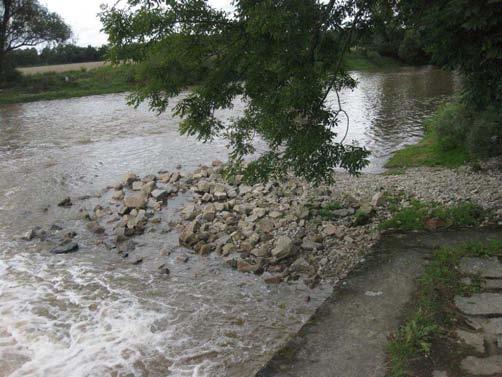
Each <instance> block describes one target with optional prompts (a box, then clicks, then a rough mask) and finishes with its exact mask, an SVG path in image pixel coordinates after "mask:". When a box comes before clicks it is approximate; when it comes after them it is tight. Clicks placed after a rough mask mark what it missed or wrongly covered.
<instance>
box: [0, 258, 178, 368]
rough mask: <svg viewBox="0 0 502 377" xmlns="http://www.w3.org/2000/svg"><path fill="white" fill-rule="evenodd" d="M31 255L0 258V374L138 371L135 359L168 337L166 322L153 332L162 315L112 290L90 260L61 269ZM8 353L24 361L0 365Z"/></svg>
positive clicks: (124, 292)
mask: <svg viewBox="0 0 502 377" xmlns="http://www.w3.org/2000/svg"><path fill="white" fill-rule="evenodd" d="M36 259H37V258H34V256H33V255H24V254H17V255H16V256H15V257H12V258H10V259H9V260H8V261H5V260H0V297H1V302H2V305H1V308H0V328H1V329H2V331H1V333H0V360H1V361H0V376H2V377H4V376H11V377H27V376H30V377H31V376H41V377H42V376H47V377H49V376H50V377H57V376H61V377H63V376H65V377H66V376H74V377H87V376H108V375H110V376H112V375H113V376H129V375H133V376H136V375H137V376H140V375H144V374H143V373H142V368H143V369H144V368H145V366H144V365H141V362H142V360H145V359H146V360H148V358H152V357H153V358H155V357H157V358H159V355H158V354H159V350H160V349H162V348H165V343H166V341H167V340H168V339H169V338H170V337H171V334H170V330H172V329H170V328H169V327H167V328H164V329H163V331H161V332H154V331H152V328H153V327H154V325H155V323H156V322H157V321H159V320H163V319H165V318H166V316H168V315H166V314H165V313H162V312H161V311H159V310H155V309H154V308H149V307H148V305H147V304H148V303H145V302H142V300H139V299H138V298H137V297H135V296H134V295H131V294H130V292H129V291H127V290H120V289H111V288H110V287H109V286H108V285H107V284H106V283H104V282H105V281H106V279H104V278H102V277H101V278H96V277H98V276H99V274H97V271H93V269H92V268H91V267H89V266H84V267H82V266H70V267H68V269H67V270H66V273H65V272H63V271H61V269H62V268H64V267H65V264H64V263H60V264H59V265H58V264H56V265H53V266H52V267H48V266H44V265H38V263H40V262H42V261H40V260H38V261H37V260H36ZM56 270H57V271H58V273H57V274H54V272H55V271H56ZM89 287H91V289H86V288H89ZM93 288H94V290H93ZM94 293H95V294H94ZM96 296H97V297H96ZM13 358H15V359H17V360H18V361H21V360H22V361H23V362H22V363H20V364H19V365H18V367H17V368H16V369H15V370H12V366H10V367H9V368H7V367H5V365H2V364H8V363H9V359H11V360H12V359H13ZM160 358H161V357H160ZM157 362H158V361H157ZM143 364H144V362H143ZM165 364H166V365H164V367H166V369H167V364H169V361H168V360H166V361H165ZM2 370H3V371H4V372H2ZM6 370H7V372H5V371H6Z"/></svg>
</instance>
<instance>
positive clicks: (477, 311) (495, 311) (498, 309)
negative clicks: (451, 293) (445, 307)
mask: <svg viewBox="0 0 502 377" xmlns="http://www.w3.org/2000/svg"><path fill="white" fill-rule="evenodd" d="M455 305H457V307H458V308H459V310H460V311H461V312H463V313H464V314H467V315H499V316H502V294H497V293H478V294H474V295H472V296H471V297H461V296H456V297H455Z"/></svg>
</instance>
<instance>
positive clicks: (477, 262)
mask: <svg viewBox="0 0 502 377" xmlns="http://www.w3.org/2000/svg"><path fill="white" fill-rule="evenodd" d="M460 272H462V273H464V274H472V275H477V274H480V275H481V277H484V278H499V279H502V264H501V263H500V262H499V260H498V258H497V257H492V258H462V260H461V261H460Z"/></svg>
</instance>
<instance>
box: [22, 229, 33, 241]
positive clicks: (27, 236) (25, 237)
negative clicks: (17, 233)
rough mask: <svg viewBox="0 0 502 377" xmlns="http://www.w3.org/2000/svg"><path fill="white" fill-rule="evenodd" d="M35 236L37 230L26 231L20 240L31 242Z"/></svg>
mask: <svg viewBox="0 0 502 377" xmlns="http://www.w3.org/2000/svg"><path fill="white" fill-rule="evenodd" d="M36 236H37V230H35V229H31V230H29V231H27V232H26V233H25V234H24V235H23V236H22V237H21V239H23V240H25V241H31V240H33V239H34V238H35V237H36Z"/></svg>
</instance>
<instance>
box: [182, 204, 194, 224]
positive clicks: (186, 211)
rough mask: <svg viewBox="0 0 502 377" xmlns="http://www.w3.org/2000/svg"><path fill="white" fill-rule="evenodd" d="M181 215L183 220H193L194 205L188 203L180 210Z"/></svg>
mask: <svg viewBox="0 0 502 377" xmlns="http://www.w3.org/2000/svg"><path fill="white" fill-rule="evenodd" d="M181 215H182V216H183V218H184V219H185V220H193V219H195V216H196V211H195V205H193V204H189V205H187V206H186V207H185V208H183V210H182V211H181Z"/></svg>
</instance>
